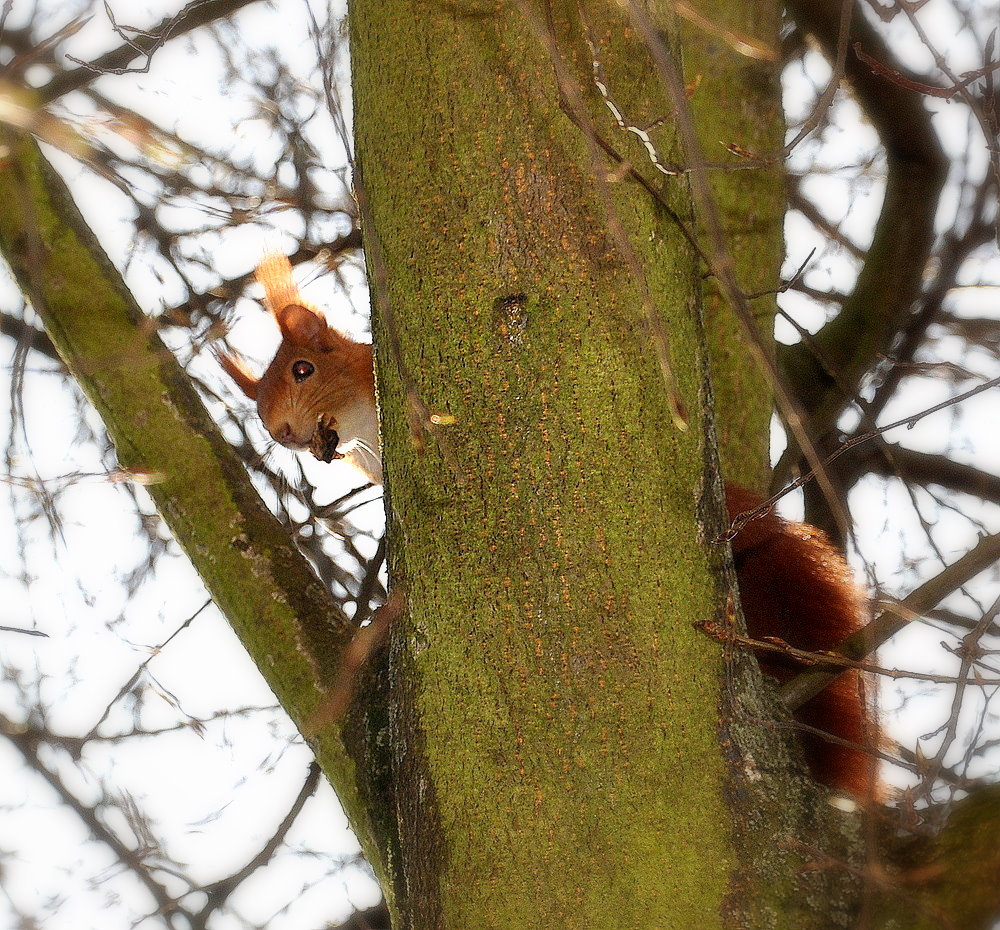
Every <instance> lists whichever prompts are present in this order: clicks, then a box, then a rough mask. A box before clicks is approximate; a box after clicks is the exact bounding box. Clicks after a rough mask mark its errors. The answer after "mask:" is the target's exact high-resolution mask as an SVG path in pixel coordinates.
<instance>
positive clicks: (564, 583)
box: [351, 0, 843, 930]
mask: <svg viewBox="0 0 1000 930" xmlns="http://www.w3.org/2000/svg"><path fill="white" fill-rule="evenodd" d="M761 6H762V8H764V7H766V13H767V16H766V20H767V21H769V22H772V23H773V22H775V21H776V9H775V7H774V6H773V4H761ZM662 22H663V26H664V28H667V29H669V28H670V24H669V22H668V21H667V20H666V19H664V20H663V21H662ZM351 28H352V54H353V62H354V74H355V85H354V88H355V107H356V113H355V128H356V139H357V152H358V159H359V162H360V163H361V166H362V167H363V175H364V189H365V192H366V196H367V199H368V201H369V202H370V206H371V213H370V215H369V216H366V217H365V220H366V222H367V223H368V226H367V228H366V230H365V236H366V243H367V244H368V247H369V262H370V265H372V271H373V276H372V277H373V280H374V281H380V280H384V281H385V282H386V287H385V290H384V293H382V294H381V295H380V298H381V299H384V300H385V301H386V302H387V305H388V306H389V307H391V308H392V310H393V315H394V317H395V320H396V321H397V322H396V323H395V324H390V323H388V322H387V320H386V319H385V318H381V319H380V318H379V314H378V312H377V310H376V321H375V332H376V346H377V350H378V371H379V390H380V397H381V408H382V417H383V423H382V426H383V433H384V447H385V458H386V474H387V485H386V491H387V500H388V502H389V507H390V554H391V559H390V561H391V573H392V578H393V580H394V582H395V583H396V584H404V585H405V588H406V591H407V594H408V599H409V605H408V612H407V615H406V616H405V618H404V619H403V620H401V621H400V622H399V623H398V624H397V625H396V626H395V627H394V629H393V631H392V634H391V646H390V655H389V659H388V661H387V664H386V667H385V668H384V669H383V670H382V674H381V675H380V676H379V679H378V680H379V682H380V683H381V685H382V690H379V689H378V688H377V687H375V686H374V685H373V686H372V690H371V691H370V692H369V694H368V695H367V696H366V698H365V708H366V710H365V713H364V717H365V721H366V725H367V729H366V732H367V738H368V740H369V744H368V750H367V751H368V752H369V753H370V756H369V757H368V759H367V760H366V762H365V765H364V768H365V769H366V770H368V771H369V772H371V773H373V782H372V784H371V785H369V788H368V791H369V795H370V797H372V798H373V799H375V798H379V797H382V798H386V799H387V800H388V806H389V807H390V808H391V810H387V811H386V813H385V816H384V817H383V818H382V821H381V822H382V825H383V829H384V831H385V833H384V836H383V843H384V847H385V850H386V856H387V859H389V860H390V861H391V864H390V871H391V873H392V876H393V887H392V888H387V889H386V891H387V893H388V894H389V895H390V896H391V897H393V898H394V899H395V907H396V918H397V923H398V924H399V926H400V927H419V928H428V927H447V928H463V930H464V928H469V927H477V928H484V927H498V928H499V927H504V928H509V927H528V926H540V925H541V926H552V927H566V928H570V927H577V928H593V927H601V928H611V927H622V928H639V927H642V928H649V927H687V926H691V927H694V926H698V927H719V926H726V925H732V926H736V925H740V926H765V925H766V926H794V927H807V926H823V927H829V926H835V925H837V923H838V920H839V919H840V918H841V917H842V910H843V900H842V899H841V898H840V897H837V896H836V895H835V894H834V892H833V891H831V889H830V887H829V886H827V885H824V884H823V882H825V881H827V879H828V876H821V877H816V876H815V875H814V877H813V878H812V879H811V880H810V881H811V884H810V885H809V886H808V889H807V888H806V886H805V885H804V884H803V882H802V881H801V880H800V878H797V877H796V876H795V872H796V867H797V863H798V860H797V859H796V856H795V854H794V853H792V852H790V851H789V850H790V849H792V848H794V845H795V844H794V842H791V843H789V844H788V845H787V846H785V847H782V846H781V844H778V843H776V842H775V837H776V836H779V837H780V836H785V837H789V838H790V839H793V840H799V841H800V842H809V843H810V844H811V843H813V842H817V840H816V836H815V835H814V833H815V832H816V831H817V830H820V831H821V830H824V829H825V826H824V825H823V824H821V823H820V820H821V815H820V814H819V813H817V811H818V810H819V809H820V806H819V804H818V802H817V801H816V798H815V796H813V795H811V794H809V793H808V787H807V786H805V781H804V780H803V779H796V776H795V775H794V774H792V773H793V772H794V767H793V766H791V765H789V764H787V763H786V764H785V767H784V768H783V769H782V763H779V762H778V761H776V760H778V759H779V758H785V757H783V756H781V752H780V751H779V750H778V749H776V748H775V747H774V745H773V744H772V743H771V742H768V741H769V740H771V741H773V739H774V737H773V735H768V734H766V733H764V734H762V733H761V732H760V731H761V728H759V727H758V728H756V731H754V732H755V734H756V735H755V736H752V737H748V736H747V734H748V733H750V732H751V731H753V727H752V726H751V724H750V723H749V722H748V721H749V719H750V717H751V716H752V715H753V714H759V715H763V714H766V713H768V711H767V710H763V709H761V708H760V707H759V706H757V707H755V708H754V705H753V700H754V697H753V695H754V694H756V693H757V690H756V688H757V681H758V680H757V679H756V678H755V677H754V672H753V671H752V670H748V669H746V668H745V667H744V666H743V665H742V664H741V663H739V662H735V663H733V664H732V665H731V666H729V667H727V666H726V663H725V662H724V656H723V653H722V650H721V648H720V647H719V645H718V644H717V643H715V642H713V641H711V640H709V639H707V638H706V637H705V636H704V635H702V634H701V633H699V632H698V631H697V630H696V628H695V624H697V623H699V622H701V621H706V620H712V619H716V620H718V619H719V618H720V617H722V616H723V615H724V614H725V610H726V595H727V588H726V585H725V584H724V583H723V579H724V575H723V573H722V572H721V568H722V566H723V550H722V548H721V547H720V546H718V545H714V544H713V543H712V540H713V538H714V537H715V536H716V535H717V534H718V532H719V531H720V528H721V527H722V518H721V510H720V506H719V493H718V491H719V483H718V480H717V479H718V473H717V472H718V470H717V464H716V446H715V441H714V437H713V427H712V419H711V408H712V403H711V396H710V394H711V392H710V390H709V387H708V373H707V361H706V349H705V338H704V332H703V329H702V325H701V316H700V309H699V308H700V290H701V283H700V280H699V273H700V271H701V266H700V265H699V259H698V256H697V254H696V253H695V252H694V251H693V250H692V248H691V246H690V243H689V242H688V240H687V239H686V238H685V235H683V234H682V230H681V228H680V224H681V223H683V224H684V225H685V226H687V228H688V229H692V228H693V225H694V224H693V217H692V209H691V204H690V200H689V193H688V187H687V182H686V179H685V178H684V177H683V176H673V177H667V176H665V175H664V174H663V173H662V172H660V171H658V170H657V169H656V168H655V167H654V166H653V165H652V163H651V162H650V160H649V158H648V157H647V155H646V151H647V150H646V149H645V148H644V146H643V145H642V144H641V143H640V142H639V140H638V139H637V134H636V133H635V132H633V131H627V130H625V129H623V128H622V127H621V126H620V125H619V124H618V123H617V122H616V121H615V119H613V118H612V113H611V107H610V106H609V105H608V102H609V101H610V102H611V103H613V104H614V105H615V107H616V108H617V109H618V110H619V112H620V113H621V117H622V121H623V122H625V123H626V124H628V125H631V126H633V127H644V126H655V128H654V129H652V130H650V137H651V140H652V143H653V144H654V145H655V147H656V149H657V151H658V153H659V158H660V161H661V163H663V164H668V163H670V162H676V161H677V160H679V156H678V153H677V147H676V143H675V138H674V131H673V127H672V123H671V120H670V119H669V113H670V107H669V105H668V103H667V102H666V100H665V98H664V96H663V94H662V92H661V89H660V87H659V86H658V85H657V83H656V80H655V72H654V69H653V67H652V66H651V64H650V60H649V55H648V53H647V51H646V49H645V48H643V47H642V45H641V43H640V42H639V41H638V40H637V38H636V37H635V35H634V34H633V32H632V30H631V29H630V28H629V25H628V20H627V15H626V14H625V12H624V11H623V10H622V9H621V8H620V7H618V6H617V5H613V4H595V5H593V6H591V7H590V8H589V9H588V12H587V15H586V21H582V20H581V12H580V7H579V6H578V5H577V4H575V3H555V4H553V5H552V7H551V8H543V7H542V6H539V7H537V8H536V7H534V6H532V5H531V4H529V3H527V2H525V3H523V4H513V5H510V6H508V5H502V6H495V5H494V4H492V3H480V4H454V3H436V2H419V0H392V2H385V0H379V2H377V3H376V2H372V0H355V2H354V3H353V4H352V8H351ZM595 62H596V64H597V68H596V69H595V67H594V63H595ZM559 72H562V74H563V77H562V78H561V79H559V80H557V77H556V74H557V73H559ZM595 74H596V76H597V80H595ZM599 84H600V85H602V86H603V87H604V88H605V91H606V94H607V99H604V98H602V96H601V95H600V91H599ZM770 87H771V89H772V92H773V93H776V90H774V82H773V80H771V83H770ZM756 92H758V93H759V88H758V89H757V91H756ZM561 104H562V105H561ZM717 105H718V106H720V107H729V106H731V102H729V101H725V100H718V101H717ZM770 112H771V113H772V115H773V113H774V106H773V105H772V107H771V111H770ZM581 125H582V127H584V128H581ZM588 128H589V129H592V131H593V133H594V136H595V138H596V139H597V146H593V145H591V143H590V141H588V133H587V129H588ZM772 135H773V126H772ZM597 147H600V148H601V149H602V150H603V151H604V152H605V154H606V153H607V149H608V148H609V147H610V148H613V149H615V150H616V152H618V156H619V157H617V158H616V157H612V156H608V157H606V158H605V157H604V155H602V156H601V159H600V163H599V164H595V151H596V149H597ZM622 158H623V159H625V161H624V163H623V162H622ZM629 165H631V166H632V167H634V168H635V169H636V170H637V171H639V172H640V173H641V174H642V175H643V176H644V177H645V178H646V180H647V183H648V185H649V186H650V187H652V188H653V189H654V190H655V191H657V192H658V198H654V197H653V196H651V194H650V191H649V189H648V188H644V187H643V186H642V185H640V184H639V183H636V181H635V179H634V178H632V177H630V176H629V174H628V171H627V170H626V169H627V168H628V166H629ZM595 167H596V170H595ZM757 190H758V191H760V190H764V192H765V193H767V192H769V194H770V197H771V200H770V201H769V204H768V207H767V210H766V211H765V209H764V208H763V207H761V215H763V213H764V212H768V211H769V213H770V215H772V216H778V215H780V211H781V202H780V187H777V186H776V185H774V184H773V183H770V182H769V183H768V184H766V185H763V186H761V185H758V186H757ZM665 205H666V206H669V208H670V209H671V210H672V211H673V213H674V218H671V216H670V215H669V211H668V210H666V209H664V206H665ZM678 219H679V222H678ZM760 225H761V226H762V225H764V224H760ZM765 232H766V240H765V246H764V251H765V252H766V254H767V255H768V256H770V258H769V259H768V263H769V267H771V268H773V265H774V261H775V257H776V254H777V248H776V246H775V234H776V230H775V227H774V225H770V226H769V227H768V228H767V229H766V230H762V229H761V228H757V229H750V230H748V231H747V233H746V235H747V237H752V236H753V235H754V234H761V235H763V234H764V233H765ZM376 240H377V241H378V242H379V243H380V246H381V247H380V248H379V249H377V250H376ZM748 247H749V244H748ZM632 250H634V252H633V251H632ZM644 287H648V293H649V294H650V295H651V303H652V304H653V305H654V306H655V312H656V314H657V316H658V318H659V319H660V320H661V321H662V323H663V325H664V326H665V329H666V331H667V332H668V333H669V338H670V340H671V350H670V355H671V363H672V367H673V372H674V375H675V377H676V381H677V392H678V395H679V397H680V399H681V401H682V403H683V405H684V407H685V408H686V410H687V411H688V414H689V417H688V429H687V430H686V431H684V430H680V429H678V428H677V427H676V426H674V425H673V423H672V416H671V409H672V407H671V396H670V392H669V390H668V388H667V387H666V385H665V382H664V378H663V377H662V376H661V372H660V368H659V366H658V363H657V355H656V352H655V350H654V348H653V344H652V341H651V339H650V337H649V335H648V329H649V327H648V317H647V311H646V310H645V309H644V299H643V288H644ZM376 303H377V301H376ZM645 306H648V305H645ZM390 346H398V348H399V350H400V353H401V358H402V360H403V364H404V367H405V370H407V371H408V373H409V375H411V376H412V379H413V387H414V388H415V390H416V392H417V393H418V394H419V396H420V399H421V400H422V401H423V402H424V403H425V404H426V405H427V406H428V407H429V408H430V409H431V410H432V411H435V412H438V413H441V414H445V415H446V416H447V417H449V418H451V417H453V418H454V420H455V424H454V425H453V426H450V427H447V428H446V436H447V441H448V447H449V450H450V451H449V452H448V453H447V454H446V453H445V452H444V451H443V450H442V449H441V448H440V447H439V446H438V445H437V444H436V443H435V441H434V440H433V439H431V440H429V441H428V445H427V451H426V453H424V454H421V453H420V452H419V450H418V449H417V448H416V447H415V445H414V444H413V442H412V441H411V438H410V434H409V429H408V409H407V407H408V405H407V402H406V385H405V383H404V380H405V379H404V378H403V377H402V376H401V371H400V366H399V365H398V364H397V362H396V359H395V358H394V357H393V353H392V352H391V351H389V347H390ZM734 364H742V365H743V366H744V367H745V366H746V362H745V361H739V362H736V361H734ZM754 390H756V392H757V395H756V396H755V397H754V398H753V399H752V403H753V404H754V405H755V407H756V408H757V409H758V410H764V411H766V410H767V409H768V406H769V402H768V400H767V395H766V391H764V390H763V388H762V387H761V386H760V383H759V381H758V382H757V383H756V388H754ZM733 393H735V391H734V392H733ZM740 415H741V416H742V415H743V414H742V411H741V413H740ZM756 421H757V422H756V428H757V429H758V430H759V432H758V434H757V436H756V437H755V438H754V439H753V441H752V442H753V445H754V446H755V448H753V449H752V450H751V452H750V453H749V456H750V457H751V458H752V459H753V460H754V461H757V462H762V461H763V449H764V447H765V442H766V439H765V435H766V429H765V427H766V417H761V416H758V417H756ZM759 470H760V467H759V466H758V473H759ZM724 682H727V683H728V684H729V685H730V686H731V687H730V688H728V689H724V687H723V683H724ZM734 696H736V700H737V702H739V703H740V705H741V708H742V709H743V710H744V711H745V710H747V709H748V708H754V709H752V710H751V711H750V713H749V714H744V719H743V720H742V722H741V723H740V724H739V725H731V724H730V723H729V722H724V720H725V721H728V720H729V718H730V717H731V716H732V712H733V706H732V705H733V698H734ZM380 706H381V707H382V708H383V712H382V715H381V717H380V715H379V710H378V708H379V707H380ZM758 719H759V718H758ZM748 739H749V740H750V743H753V740H754V739H756V740H757V741H758V742H757V743H756V744H753V745H752V747H751V746H750V744H748V743H747V740H748ZM755 758H756V760H757V761H754V759H755ZM765 760H766V764H763V762H764V761H765ZM761 768H763V769H764V770H770V769H774V770H778V774H777V775H775V774H774V773H773V772H771V771H767V775H766V779H770V778H772V777H773V778H775V779H783V780H779V781H775V782H770V781H766V780H765V779H764V778H762V777H761ZM762 784H763V785H765V787H763V788H762V787H761V785H762ZM386 792H388V794H387V793H386ZM390 795H391V797H390ZM777 798H780V803H776V800H775V799H777ZM804 812H805V813H804ZM375 819H376V820H377V819H378V818H375ZM807 837H808V839H806V838H807ZM821 889H822V890H821ZM841 891H842V889H841ZM810 894H812V895H813V896H812V897H810ZM837 894H839V892H837Z"/></svg>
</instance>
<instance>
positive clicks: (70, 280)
mask: <svg viewBox="0 0 1000 930" xmlns="http://www.w3.org/2000/svg"><path fill="white" fill-rule="evenodd" d="M4 141H5V143H6V145H7V146H8V152H7V155H6V157H5V158H4V159H3V161H2V163H0V251H2V253H3V256H4V259H5V260H6V261H7V263H8V264H9V265H10V268H11V270H12V272H13V274H14V276H15V278H16V279H17V281H18V284H19V285H20V287H21V289H22V291H23V292H24V294H25V297H26V299H28V300H29V301H30V302H31V304H32V306H33V307H34V309H35V311H36V312H37V313H38V314H39V316H40V317H41V319H42V322H43V323H44V324H45V327H46V331H47V333H48V334H49V336H50V337H51V339H52V342H53V343H54V344H55V346H56V348H57V349H58V351H59V354H60V355H61V357H62V358H63V360H64V362H65V363H66V365H67V367H68V368H69V370H70V371H71V372H72V374H73V375H74V377H75V378H76V380H77V382H78V383H79V385H80V387H81V388H82V389H83V391H84V393H85V394H86V395H87V397H88V398H89V399H90V401H91V402H92V403H93V404H94V406H95V407H96V409H97V411H98V413H99V414H100V415H101V417H102V419H103V420H104V423H105V426H106V427H107V430H108V434H109V435H110V437H111V439H112V440H113V441H114V443H115V450H116V453H117V457H118V460H119V462H120V464H121V466H122V467H123V468H124V469H126V470H133V471H135V472H137V473H138V475H139V476H140V478H141V479H145V478H146V477H151V479H152V483H151V484H149V487H148V490H149V493H150V496H151V497H152V498H153V500H154V501H155V503H156V506H157V508H158V510H159V512H160V514H161V515H162V516H163V518H164V521H165V522H166V524H167V526H168V527H169V528H170V530H171V532H172V533H173V534H174V538H175V539H176V540H177V541H178V543H180V545H181V546H182V547H183V549H184V551H185V552H186V553H187V555H188V556H189V558H190V559H191V562H192V564H193V565H194V567H195V568H196V569H197V571H198V573H199V574H200V575H201V577H202V579H203V580H204V581H205V584H206V586H207V588H208V590H209V591H210V593H211V595H212V597H213V599H214V600H215V602H216V603H217V604H218V605H219V607H220V608H221V609H222V611H223V612H224V613H225V615H226V617H227V618H228V619H229V621H230V623H231V624H232V625H233V628H234V629H235V631H236V633H237V634H238V635H239V637H240V640H241V641H242V643H243V644H244V646H245V647H246V649H247V651H248V652H249V653H250V655H251V657H252V658H253V660H254V662H255V663H256V664H257V666H258V668H259V669H260V671H261V673H262V674H263V676H264V678H265V679H266V680H267V682H268V684H269V685H270V686H271V689H272V690H273V691H274V694H275V696H276V697H277V698H278V700H279V701H280V702H281V704H282V706H283V707H284V708H285V710H286V711H287V712H288V713H289V715H290V716H291V717H292V719H293V720H294V721H295V723H296V725H297V726H299V727H300V729H302V728H306V724H307V723H308V721H309V720H310V718H311V716H312V715H313V713H314V712H315V711H316V710H317V708H320V707H322V706H323V703H324V700H325V695H326V693H327V691H328V689H329V687H330V686H331V685H332V684H333V683H334V681H335V679H336V676H337V673H338V671H339V669H340V656H341V653H342V650H343V648H344V646H345V645H346V643H347V642H348V641H349V640H350V637H351V636H352V635H353V627H352V626H351V624H350V622H349V621H348V620H347V619H346V618H345V617H344V616H343V614H342V613H341V612H340V610H339V608H338V606H337V605H336V603H335V602H334V601H333V599H332V598H331V597H330V595H329V593H328V592H327V591H326V590H325V589H324V588H323V586H322V584H321V583H320V582H319V580H318V579H317V578H316V576H315V574H314V573H313V571H312V570H311V568H310V566H309V564H308V563H307V562H306V560H305V559H304V558H303V556H302V555H301V553H299V552H298V550H297V549H296V548H295V546H294V544H293V542H292V540H291V539H290V538H289V536H288V532H287V530H285V528H284V527H282V526H281V525H280V524H279V523H278V521H277V520H276V519H275V518H274V516H273V515H272V514H270V513H269V512H268V510H267V508H266V507H265V506H264V503H263V501H262V500H261V499H260V497H259V495H258V494H257V492H256V491H255V490H254V488H253V485H252V484H251V482H250V479H249V477H248V475H247V473H246V469H245V468H244V467H243V464H242V462H241V461H240V460H239V458H238V457H237V456H236V454H235V453H234V452H233V450H232V449H231V448H230V447H229V445H228V444H227V443H226V441H225V440H224V439H223V437H222V436H221V434H220V433H219V431H218V429H217V428H216V426H215V424H214V423H213V422H212V419H211V417H209V415H208V413H207V412H206V411H205V409H204V406H203V405H202V403H201V400H200V399H199V397H198V395H197V393H196V391H195V389H194V387H193V385H192V383H191V380H190V378H188V376H187V375H186V374H185V373H184V371H183V370H182V369H181V367H180V366H179V365H178V364H177V361H176V360H175V359H174V357H173V355H171V353H170V352H169V351H168V350H167V349H166V347H165V346H164V345H163V343H162V342H161V341H160V340H159V338H158V337H157V336H156V335H155V333H154V332H153V326H152V323H151V321H150V320H148V319H147V318H145V317H144V316H143V314H142V312H141V311H140V310H139V308H138V307H137V306H136V304H135V301H134V299H133V298H132V296H131V294H130V293H129V292H128V290H127V289H126V287H125V286H124V283H123V282H122V280H121V277H120V275H119V274H118V272H117V271H116V270H115V268H114V267H113V266H112V264H111V262H110V261H108V259H107V256H106V255H105V254H104V252H103V250H102V249H101V247H100V245H99V244H98V243H97V241H96V239H95V238H94V236H93V234H92V233H91V231H90V229H89V228H88V227H87V226H86V224H85V222H84V221H83V218H82V217H81V216H80V213H79V211H78V210H77V208H76V206H75V204H74V203H73V201H72V199H71V197H70V194H69V191H68V190H67V189H66V186H65V184H64V183H63V181H62V180H61V178H60V177H59V176H58V175H57V174H56V172H55V171H54V170H53V169H52V168H51V166H49V165H48V163H47V162H46V161H45V159H44V158H43V157H42V155H41V153H40V152H39V150H38V146H37V145H36V144H35V143H34V141H33V140H31V139H30V138H15V137H14V136H12V135H11V136H8V137H7V138H6V139H5V140H4ZM310 741H311V743H312V746H313V748H314V749H315V751H316V753H317V757H318V758H319V760H320V762H321V764H322V765H323V769H324V772H325V773H326V775H327V777H328V778H329V779H330V781H331V782H332V783H333V785H334V787H335V788H336V790H337V793H338V795H339V797H340V799H341V802H342V803H343V804H344V807H345V808H346V809H347V811H348V814H349V816H350V818H351V822H352V824H353V826H354V829H355V831H356V832H357V834H358V836H359V838H360V840H361V842H362V845H363V846H364V847H365V849H366V851H367V852H368V853H369V855H370V857H371V860H372V862H373V864H374V865H375V866H376V869H378V868H379V867H380V863H381V857H380V855H379V853H378V850H377V847H376V846H375V844H374V843H373V842H372V835H373V833H372V830H371V828H370V826H369V823H368V817H367V812H366V808H365V807H364V806H363V805H362V803H361V802H360V799H359V794H358V790H357V787H356V783H357V777H356V772H355V765H354V761H353V760H352V758H351V756H350V755H348V754H347V752H345V749H344V745H343V742H342V739H341V731H340V727H339V726H337V725H335V724H334V725H329V726H326V727H324V728H322V730H320V731H319V732H316V733H314V734H312V735H311V737H310Z"/></svg>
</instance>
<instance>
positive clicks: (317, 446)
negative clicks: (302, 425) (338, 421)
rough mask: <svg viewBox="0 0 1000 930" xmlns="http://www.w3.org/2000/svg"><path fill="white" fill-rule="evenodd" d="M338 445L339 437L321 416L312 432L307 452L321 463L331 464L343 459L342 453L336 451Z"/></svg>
mask: <svg viewBox="0 0 1000 930" xmlns="http://www.w3.org/2000/svg"><path fill="white" fill-rule="evenodd" d="M339 444H340V437H339V436H338V435H337V431H336V430H335V429H334V428H333V426H331V425H330V424H329V423H327V422H326V419H325V418H324V417H322V416H321V417H320V418H319V419H318V420H317V421H316V429H315V430H313V434H312V439H311V440H310V441H309V451H310V452H311V453H312V454H313V455H314V456H316V458H318V459H319V460H320V461H321V462H332V461H333V460H334V459H342V458H343V457H344V453H343V452H338V451H337V446H338V445H339Z"/></svg>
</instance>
